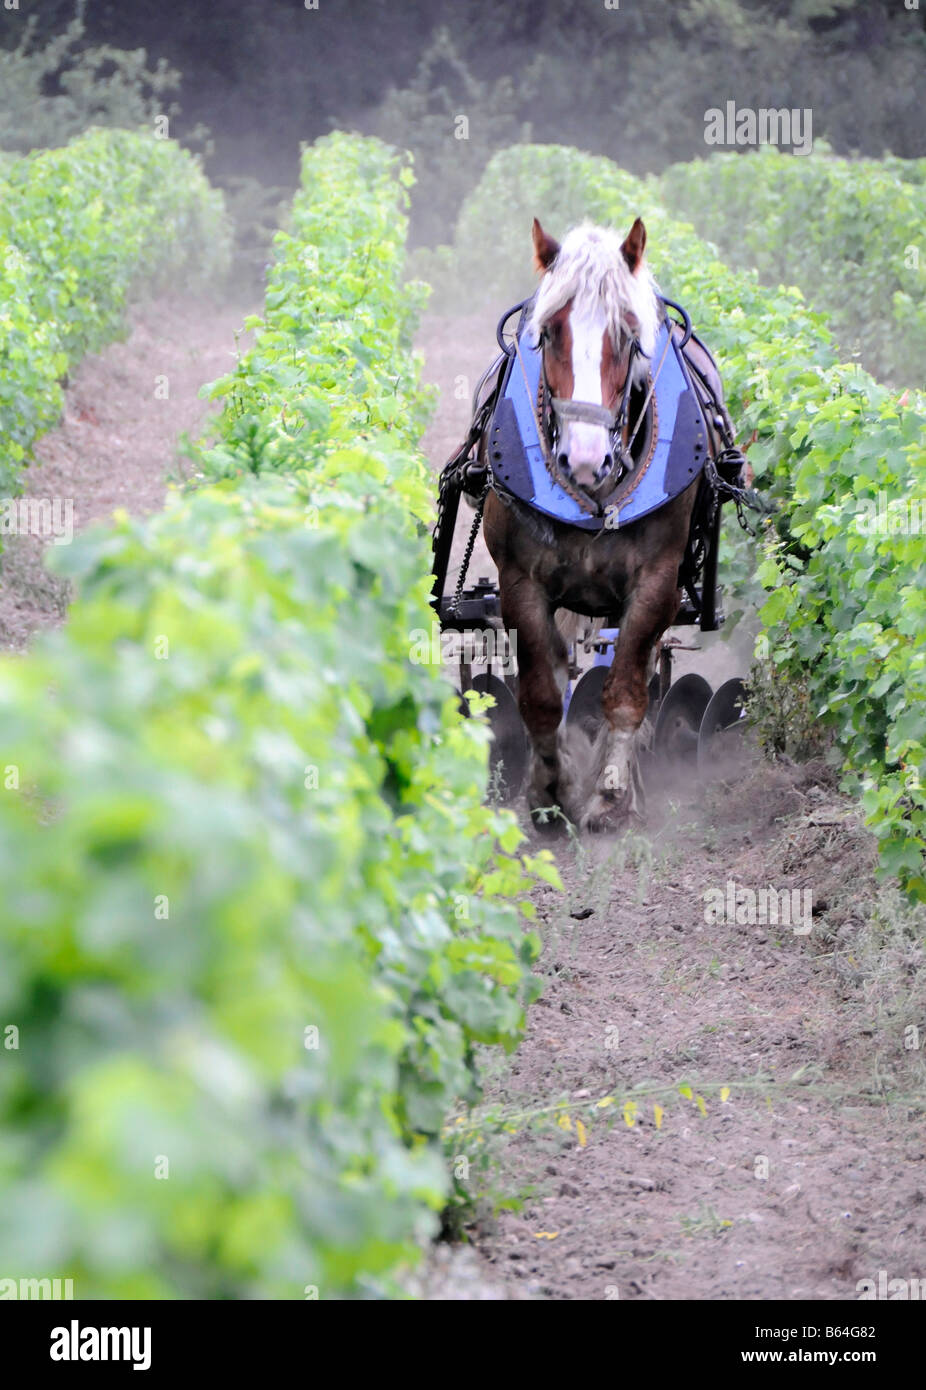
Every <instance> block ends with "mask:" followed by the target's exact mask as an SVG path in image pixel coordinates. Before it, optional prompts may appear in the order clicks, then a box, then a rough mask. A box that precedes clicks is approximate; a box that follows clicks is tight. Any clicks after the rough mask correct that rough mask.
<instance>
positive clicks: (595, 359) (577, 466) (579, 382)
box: [560, 305, 611, 487]
mask: <svg viewBox="0 0 926 1390" xmlns="http://www.w3.org/2000/svg"><path fill="white" fill-rule="evenodd" d="M607 326H608V325H607V318H606V315H605V312H604V309H603V308H601V307H600V306H598V305H596V306H595V308H594V310H593V311H592V312H591V313H588V312H586V313H585V314H579V315H577V313H576V310H575V307H573V310H572V313H571V315H570V327H571V329H572V381H573V385H572V399H573V400H574V401H587V402H590V403H591V404H592V405H604V401H603V399H602V387H601V358H602V352H603V349H604V335H605V331H606V329H607ZM610 447H611V441H610V439H609V437H608V431H607V430H606V429H605V428H604V426H603V425H591V424H588V423H587V422H586V421H584V420H569V421H567V422H566V424H565V426H564V428H563V432H562V437H561V439H560V452H561V453H563V454H565V455H566V458H567V460H568V463H569V467H570V469H571V471H572V476H573V477H574V478H575V480H576V482H577V483H578V484H579V485H580V487H592V486H593V485H594V483H595V481H596V479H597V477H598V472H599V470H600V468H601V466H602V464H603V463H604V461H605V457H606V455H607V453H608V451H609V449H610Z"/></svg>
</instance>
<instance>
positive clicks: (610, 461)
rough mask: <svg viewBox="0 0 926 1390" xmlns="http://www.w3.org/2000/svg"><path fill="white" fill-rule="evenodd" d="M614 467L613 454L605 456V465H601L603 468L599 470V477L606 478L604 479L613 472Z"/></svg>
mask: <svg viewBox="0 0 926 1390" xmlns="http://www.w3.org/2000/svg"><path fill="white" fill-rule="evenodd" d="M613 466H614V455H613V454H605V456H604V463H603V464H602V465H601V467H600V468H599V470H598V477H599V478H604V477H605V476H606V474H608V473H610V471H611V469H612V468H613Z"/></svg>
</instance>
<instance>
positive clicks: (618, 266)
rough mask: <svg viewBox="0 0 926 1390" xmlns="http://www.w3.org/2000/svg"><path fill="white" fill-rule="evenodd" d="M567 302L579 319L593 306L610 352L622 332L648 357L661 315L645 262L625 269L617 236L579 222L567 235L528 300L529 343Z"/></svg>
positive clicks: (608, 231) (625, 265) (650, 354)
mask: <svg viewBox="0 0 926 1390" xmlns="http://www.w3.org/2000/svg"><path fill="white" fill-rule="evenodd" d="M570 299H571V300H572V301H573V308H574V309H575V311H576V312H578V313H579V314H582V315H585V314H586V313H591V312H592V311H594V309H595V308H596V307H597V306H601V307H602V308H603V309H604V311H605V318H606V322H607V328H608V331H609V333H610V334H611V341H612V343H613V344H614V347H615V349H616V348H617V346H618V344H619V341H620V336H621V333H622V332H627V333H630V334H632V335H634V336H635V337H637V338H638V339H639V342H640V346H641V347H642V349H643V351H644V352H645V353H646V355H647V357H652V355H653V352H654V350H655V347H656V337H657V334H658V332H659V323H660V317H661V315H660V304H659V299H658V297H657V290H656V282H655V280H654V279H653V277H652V275H651V274H650V271H649V269H648V267H647V266H646V265H645V264H644V265H642V266H640V267H639V268H638V270H637V273H636V274H634V273H633V271H631V269H630V266H629V265H628V264H627V260H626V258H625V256H624V253H623V251H622V250H621V238H620V237H619V236H618V234H617V232H615V231H612V230H611V228H609V227H596V226H595V225H594V224H593V223H591V222H583V223H581V225H580V226H578V227H573V228H572V230H571V231H570V232H567V234H566V236H565V237H564V239H563V244H562V246H561V247H560V249H559V252H558V253H557V256H556V259H555V260H554V262H553V264H552V265H551V266H550V269H549V270H548V271H547V273H546V275H544V277H543V279H542V280H541V282H540V288H539V289H538V291H537V298H536V300H535V301H534V308H533V312H532V314H531V319H530V331H531V334H532V336H533V339H534V342H535V343H536V342H537V341H538V340H539V337H540V331H541V329H542V328H543V326H544V324H545V323H547V321H548V320H549V319H550V318H552V316H553V315H554V314H555V313H557V312H558V311H559V310H560V309H562V307H563V305H564V304H567V303H568V302H569V300H570ZM631 319H632V320H633V322H631ZM642 365H643V370H644V371H645V370H646V365H645V363H644V364H642Z"/></svg>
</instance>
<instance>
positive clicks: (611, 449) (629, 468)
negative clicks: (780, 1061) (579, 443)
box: [537, 327, 647, 507]
mask: <svg viewBox="0 0 926 1390" xmlns="http://www.w3.org/2000/svg"><path fill="white" fill-rule="evenodd" d="M548 342H549V334H548V331H547V329H546V328H545V327H544V328H543V329H542V330H541V332H540V339H539V346H540V362H541V367H540V393H539V394H540V399H539V401H538V412H537V413H538V418H539V420H540V425H541V429H542V431H543V433H544V435H545V437H546V443H547V447H548V451H549V453H548V460H549V462H550V464H551V465H552V467H553V468H554V469H555V471H556V475H557V481H559V482H560V485H561V486H562V484H563V479H564V476H565V475H564V471H563V469H562V466H561V465H560V463H559V448H558V445H559V441H560V439H561V438H562V433H563V426H564V425H566V424H568V423H569V422H570V421H576V422H577V423H582V424H588V425H600V426H601V427H602V428H603V429H606V430H607V431H608V455H609V457H610V459H611V463H610V465H609V466H608V467H607V469H606V471H604V472H602V473H601V474H600V476H599V477H598V478H597V479H596V481H595V492H596V493H597V494H599V495H600V496H605V497H606V496H607V495H608V494H609V493H610V492H612V491H613V490H614V488H615V487H616V486H617V484H618V483H619V482H620V481H621V479H622V478H624V477H625V476H626V475H627V474H628V473H632V472H633V467H634V461H633V458H632V456H631V453H630V448H629V446H628V445H626V444H625V443H624V430H625V427H626V425H627V417H628V410H629V407H630V393H631V390H632V388H633V377H634V371H633V369H634V363H635V360H636V358H637V357H638V356H639V357H646V356H647V354H646V353H645V352H644V351H643V348H642V347H641V346H640V340H639V338H637V337H635V336H632V335H631V334H629V333H627V332H626V330H624V329H622V330H621V345H622V346H623V344H624V343H625V342H628V343H629V348H628V352H627V371H626V375H625V376H624V383H623V387H622V389H621V399H620V401H619V403H618V406H617V409H616V410H609V409H608V407H607V406H604V405H596V404H595V403H594V402H593V401H577V400H567V399H565V398H563V397H562V396H554V395H553V393H552V391H551V390H550V383H549V381H548V380H547V364H546V355H545V353H544V348H545V346H546V344H547V343H548ZM644 409H645V407H644ZM637 428H638V429H639V424H638V426H637ZM636 433H637V431H636V430H635V431H634V438H636ZM631 442H632V441H631ZM568 482H569V484H570V486H569V487H568V488H567V489H566V490H567V491H571V490H572V488H577V487H578V485H577V484H576V483H574V482H573V481H572V479H571V478H569V479H568ZM579 491H580V492H581V493H582V497H583V498H587V499H588V500H590V501H591V500H593V499H592V498H590V495H589V494H588V493H587V492H586V491H585V489H584V488H583V489H579ZM595 505H596V507H597V506H598V504H597V503H596V504H595Z"/></svg>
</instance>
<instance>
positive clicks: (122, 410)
mask: <svg viewBox="0 0 926 1390" xmlns="http://www.w3.org/2000/svg"><path fill="white" fill-rule="evenodd" d="M250 310H251V306H247V307H242V306H241V305H227V304H226V305H221V306H218V305H216V304H214V303H211V302H208V301H202V302H197V301H190V300H180V299H176V300H161V301H159V302H157V303H152V304H146V305H143V306H140V307H139V308H138V309H137V310H136V312H135V313H134V315H133V317H132V326H131V331H130V333H129V336H128V337H127V339H126V340H125V341H124V342H121V343H113V344H112V345H111V346H110V347H108V348H106V349H105V350H104V351H103V352H102V353H101V354H99V355H98V356H97V355H94V356H90V357H87V358H85V359H84V360H83V361H82V362H81V363H80V364H79V365H78V366H77V368H76V369H75V371H74V373H73V376H72V378H71V381H70V383H69V385H68V388H67V391H66V402H65V408H64V414H63V417H62V419H61V421H60V423H59V425H58V426H57V428H55V429H54V430H52V431H50V432H49V433H48V434H46V435H44V436H43V438H42V439H40V440H39V442H38V444H37V447H36V457H35V461H34V463H33V464H32V465H31V467H30V468H29V469H28V470H27V472H26V475H25V483H26V487H25V494H24V495H25V497H26V498H31V499H36V500H39V499H45V500H47V501H48V502H50V503H52V504H54V506H55V508H56V510H55V511H54V512H53V513H52V518H53V520H55V521H57V522H60V523H61V524H60V526H57V527H56V529H57V531H58V534H62V533H64V534H66V533H67V522H68V518H69V517H70V518H72V519H73V529H74V531H75V532H76V531H79V530H81V529H82V528H83V527H85V526H87V525H88V524H90V523H91V522H93V521H99V520H103V519H105V518H106V517H108V516H110V515H111V514H112V512H113V511H114V510H115V509H116V508H118V507H124V508H126V509H127V510H128V511H130V512H133V513H139V514H141V513H144V512H150V511H154V510H156V509H157V508H159V507H161V506H163V503H164V495H165V491H166V483H167V477H168V475H169V474H170V473H171V472H172V471H174V469H175V467H176V456H177V451H176V445H177V441H178V439H179V437H180V436H181V434H183V433H184V432H186V433H188V434H190V436H191V437H193V438H195V437H197V435H198V434H199V433H200V432H201V430H202V428H203V426H204V423H205V420H206V416H207V414H208V413H209V410H210V407H209V406H208V403H207V402H205V401H202V400H200V399H199V395H198V392H199V389H200V387H201V386H202V385H203V383H204V382H207V381H212V380H215V378H216V377H219V376H221V375H223V374H224V373H225V372H227V371H228V370H229V368H230V367H231V366H232V365H233V364H234V360H235V333H236V331H238V330H240V329H241V325H242V323H243V320H244V317H245V314H246V313H248V312H250ZM50 543H51V538H50V537H49V536H47V535H46V536H41V535H36V534H22V535H14V536H7V537H5V538H4V547H3V557H2V575H0V648H3V649H6V650H18V649H21V648H22V647H23V646H25V644H26V643H27V642H28V640H29V638H30V636H31V635H32V633H33V632H35V631H36V630H38V629H41V628H47V627H53V626H55V625H56V624H57V623H59V622H61V621H62V620H63V618H64V615H65V613H66V610H67V604H68V597H69V596H68V588H67V586H66V585H65V584H62V583H61V581H60V580H58V579H56V578H55V577H54V576H53V575H50V574H49V573H48V572H47V570H46V569H45V567H44V563H43V561H44V555H45V548H46V546H47V545H48V544H50Z"/></svg>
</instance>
